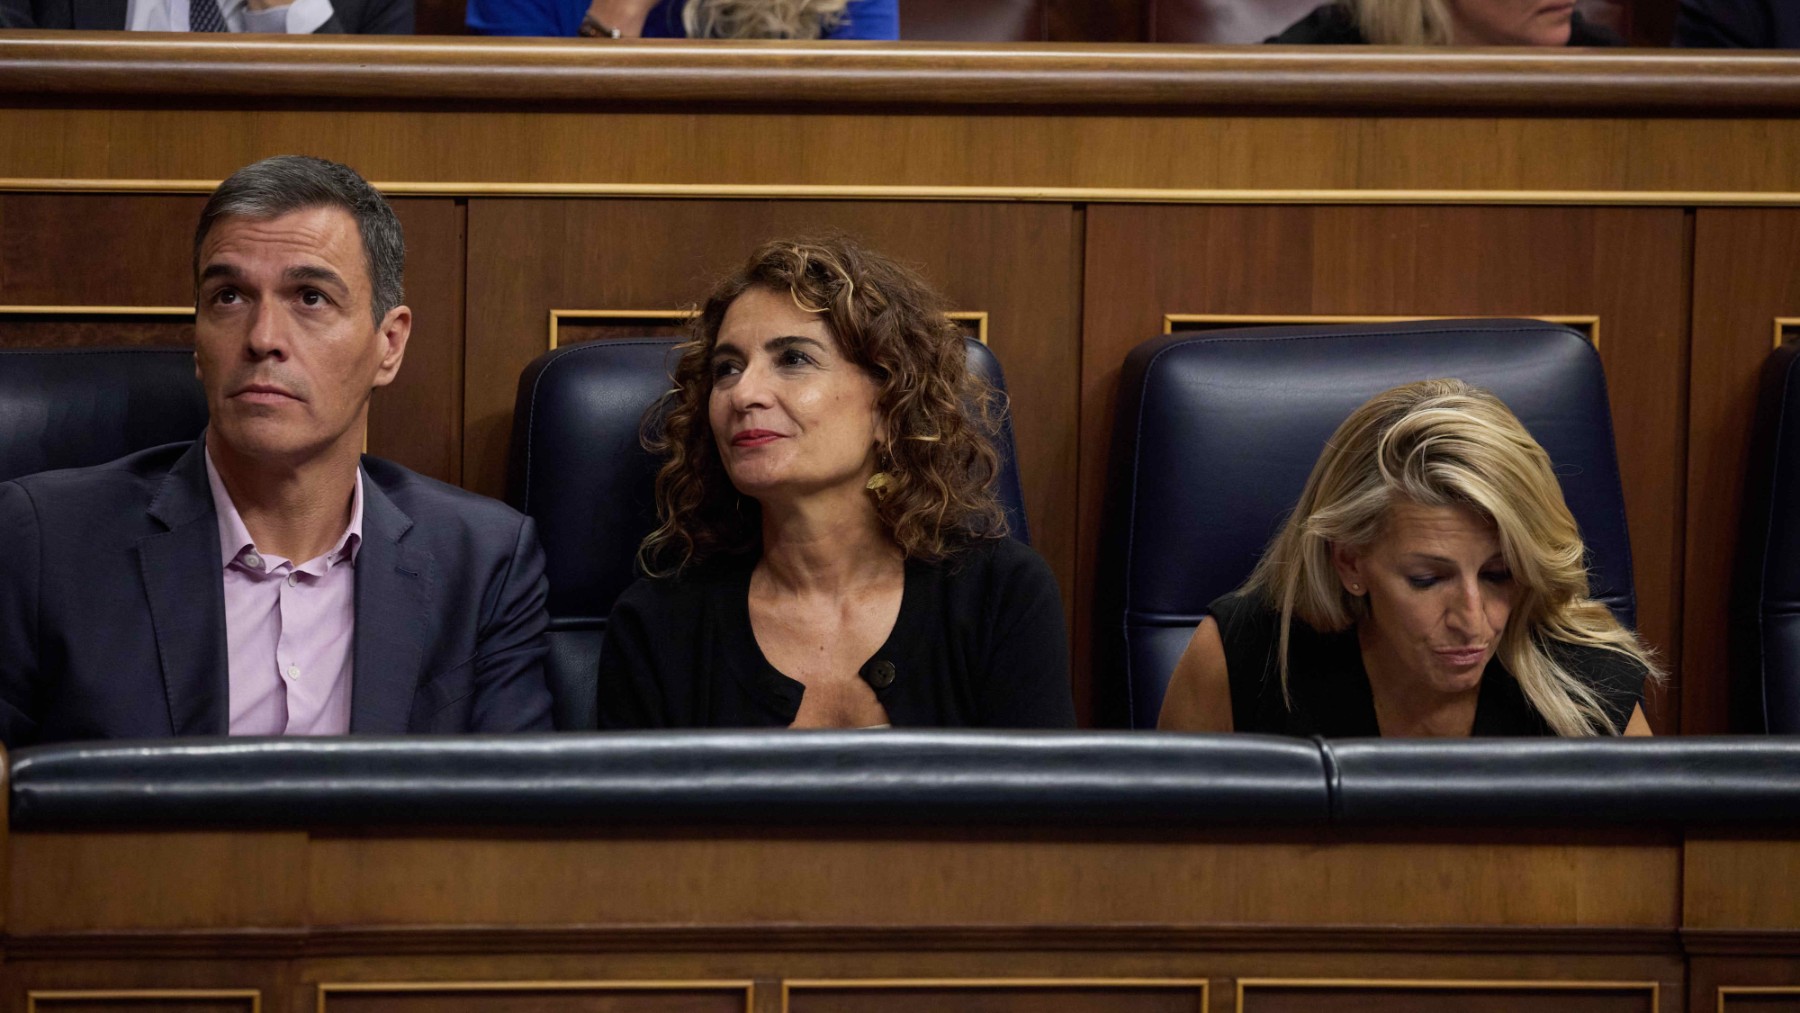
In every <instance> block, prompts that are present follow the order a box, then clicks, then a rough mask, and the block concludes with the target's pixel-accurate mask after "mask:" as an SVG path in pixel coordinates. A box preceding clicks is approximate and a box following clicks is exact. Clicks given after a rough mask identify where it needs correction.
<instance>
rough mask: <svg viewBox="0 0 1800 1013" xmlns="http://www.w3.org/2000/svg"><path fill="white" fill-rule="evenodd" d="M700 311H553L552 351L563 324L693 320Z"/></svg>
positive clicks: (556, 346) (551, 313) (554, 349)
mask: <svg viewBox="0 0 1800 1013" xmlns="http://www.w3.org/2000/svg"><path fill="white" fill-rule="evenodd" d="M697 312H699V311H698V310H551V311H550V350H551V351H552V352H554V351H556V349H557V348H558V347H559V346H558V342H559V341H560V338H561V330H562V322H563V321H565V320H567V321H569V322H571V323H573V322H576V321H582V320H674V321H680V322H685V321H688V320H691V319H693V317H694V314H695V313H697Z"/></svg>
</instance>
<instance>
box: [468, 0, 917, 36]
mask: <svg viewBox="0 0 1800 1013" xmlns="http://www.w3.org/2000/svg"><path fill="white" fill-rule="evenodd" d="M468 22H469V28H471V29H472V30H474V31H475V32H478V33H480V34H482V35H544V36H568V35H585V36H589V37H595V38H613V39H634V38H646V39H681V38H690V39H700V38H706V39H898V38H899V37H900V4H899V0H469V8H468Z"/></svg>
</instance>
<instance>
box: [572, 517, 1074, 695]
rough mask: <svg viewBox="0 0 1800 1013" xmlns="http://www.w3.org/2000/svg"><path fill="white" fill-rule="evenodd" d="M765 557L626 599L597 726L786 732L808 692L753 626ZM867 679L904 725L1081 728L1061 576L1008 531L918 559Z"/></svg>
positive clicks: (609, 640)
mask: <svg viewBox="0 0 1800 1013" xmlns="http://www.w3.org/2000/svg"><path fill="white" fill-rule="evenodd" d="M755 567H756V559H755V557H754V556H738V557H725V558H720V559H715V560H709V561H708V562H706V563H705V564H702V565H700V566H697V567H695V568H693V569H692V570H690V571H688V572H686V573H684V574H682V575H681V576H679V577H674V578H647V579H644V580H640V581H638V582H637V583H635V584H633V585H632V586H631V587H629V588H627V589H626V590H625V593H624V594H622V595H620V596H619V600H618V603H617V604H616V605H615V606H614V607H613V611H612V618H611V619H609V620H608V621H607V629H606V642H605V645H604V647H603V648H602V650H601V654H600V685H599V725H600V727H601V728H603V729H624V728H754V727H784V726H786V725H788V724H791V723H792V722H793V720H794V715H795V713H797V712H798V711H799V709H800V697H801V695H802V694H803V693H804V692H805V687H804V686H802V685H801V684H800V683H798V682H796V681H794V680H793V679H791V678H789V677H787V676H786V675H783V674H782V673H781V672H779V671H777V670H776V669H775V668H774V666H772V665H770V664H769V662H768V660H767V659H766V658H764V657H763V653H762V649H761V648H760V647H758V646H757V643H756V635H755V633H754V632H753V631H752V630H751V627H750V604H749V603H750V574H751V572H752V571H753V570H754V569H755ZM862 676H863V679H864V680H865V681H867V682H868V683H869V685H870V687H871V688H872V689H874V691H875V697H876V699H877V700H879V701H880V702H881V705H882V707H883V708H885V709H886V710H887V714H888V719H889V721H890V722H892V724H893V725H894V727H896V728H898V727H906V726H911V727H949V728H955V727H970V728H1073V727H1074V726H1075V705H1074V701H1073V698H1072V694H1071V692H1070V688H1069V641H1068V634H1067V632H1066V631H1065V629H1064V626H1063V614H1062V599H1061V597H1060V595H1059V594H1058V593H1057V588H1056V578H1055V577H1054V576H1052V575H1051V573H1050V567H1049V566H1048V565H1047V564H1046V563H1045V562H1044V560H1043V557H1041V556H1039V555H1038V554H1037V553H1036V552H1033V551H1032V550H1031V549H1030V548H1029V547H1027V546H1025V545H1024V544H1022V543H1020V542H1018V541H1015V540H1013V539H1011V538H998V539H990V540H985V541H982V542H978V543H976V544H975V545H974V546H972V547H970V548H967V549H964V550H962V551H961V552H959V553H957V554H956V555H953V556H951V557H950V558H948V559H946V560H943V561H940V562H923V561H919V560H907V562H906V585H905V590H904V592H903V593H902V598H901V602H900V614H899V616H898V617H897V618H896V619H895V620H894V629H893V632H892V633H891V634H889V636H888V639H887V642H886V643H885V644H883V645H882V646H881V649H880V650H878V651H876V652H875V654H874V656H873V657H871V658H870V659H869V660H868V662H866V663H865V664H864V665H863V666H862Z"/></svg>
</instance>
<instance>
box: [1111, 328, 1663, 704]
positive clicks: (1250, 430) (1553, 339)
mask: <svg viewBox="0 0 1800 1013" xmlns="http://www.w3.org/2000/svg"><path fill="white" fill-rule="evenodd" d="M1434 377H1458V378H1460V379H1463V380H1467V381H1469V382H1470V383H1473V384H1477V385H1479V386H1482V387H1486V388H1487V389H1489V390H1491V391H1493V392H1494V393H1495V394H1497V395H1498V396H1499V397H1500V398H1501V400H1503V401H1505V402H1506V403H1507V405H1508V406H1510V407H1511V408H1512V410H1513V412H1514V413H1515V414H1517V415H1518V417H1519V419H1520V421H1522V422H1524V423H1525V427H1526V428H1527V429H1529V430H1530V431H1531V434H1532V435H1533V436H1534V437H1536V438H1537V440H1538V442H1539V443H1541V444H1543V446H1544V449H1545V450H1546V451H1548V452H1549V454H1550V459H1551V461H1552V462H1553V463H1554V465H1555V469H1556V475H1557V478H1558V479H1559V480H1560V481H1561V483H1562V488H1563V494H1564V496H1565V497H1566V498H1567V500H1568V503H1569V509H1570V511H1571V512H1573V513H1574V515H1575V520H1576V521H1577V522H1578V523H1579V524H1580V526H1581V534H1582V537H1583V539H1585V540H1586V542H1587V549H1588V563H1589V575H1590V581H1591V587H1592V592H1593V595H1594V597H1596V598H1598V599H1600V600H1601V601H1603V602H1605V603H1606V604H1607V606H1608V607H1610V608H1611V609H1612V610H1613V611H1614V613H1616V614H1617V615H1618V616H1619V618H1620V619H1621V620H1622V621H1623V622H1625V623H1626V624H1627V625H1630V624H1632V622H1633V612H1634V609H1633V600H1632V595H1631V587H1632V580H1631V547H1630V542H1629V540H1628V538H1627V535H1626V530H1625V501H1624V497H1623V495H1622V493H1621V492H1620V486H1619V470H1618V465H1617V463H1616V461H1615V458H1614V454H1613V437H1612V416H1611V414H1610V412H1609V411H1608V409H1607V398H1606V377H1605V375H1604V374H1603V373H1602V372H1601V369H1600V357H1599V355H1598V354H1596V353H1595V351H1594V349H1593V346H1591V345H1590V344H1589V343H1588V342H1587V339H1585V338H1584V337H1582V336H1581V335H1580V334H1578V333H1576V332H1575V331H1572V330H1570V329H1569V328H1566V327H1559V326H1557V325H1555V324H1547V323H1544V322H1542V321H1537V320H1436V321H1424V322H1419V323H1404V324H1359V325H1354V326H1335V327H1257V328H1248V329H1242V330H1231V331H1212V332H1205V333H1199V334H1174V335H1169V336H1167V337H1163V338H1158V339H1155V340H1153V341H1149V342H1146V343H1144V344H1142V345H1139V346H1138V347H1137V348H1135V349H1133V350H1132V352H1131V354H1130V355H1129V356H1127V357H1126V360H1125V364H1124V366H1123V368H1122V369H1121V370H1120V374H1119V403H1118V413H1117V415H1116V417H1115V420H1114V423H1113V426H1114V428H1113V447H1112V457H1111V468H1112V471H1111V475H1110V476H1109V478H1108V484H1107V505H1106V521H1105V525H1104V528H1103V531H1102V536H1101V537H1102V543H1101V546H1102V547H1101V552H1100V569H1099V571H1098V573H1097V579H1096V583H1095V594H1094V610H1095V627H1094V652H1095V656H1096V662H1095V671H1096V672H1097V673H1099V677H1098V678H1097V680H1096V690H1097V701H1098V703H1099V706H1100V710H1101V713H1100V715H1099V720H1100V722H1101V723H1102V724H1105V725H1112V724H1120V725H1128V726H1129V727H1133V728H1151V727H1155V724H1156V715H1157V711H1158V709H1159V708H1160V707H1161V705H1162V697H1163V690H1164V689H1165V687H1166V686H1167V685H1168V680H1169V674H1170V673H1171V672H1172V671H1173V670H1174V667H1175V660H1176V659H1177V658H1178V657H1180V655H1181V651H1182V649H1183V648H1184V647H1186V645H1187V641H1188V639H1189V637H1191V636H1192V635H1193V631H1194V627H1195V626H1196V625H1198V624H1199V622H1200V619H1201V617H1202V616H1203V615H1204V614H1205V611H1206V607H1207V605H1208V603H1210V602H1211V601H1212V600H1213V599H1214V598H1216V597H1218V596H1219V595H1222V594H1224V593H1226V592H1227V591H1230V590H1231V589H1232V588H1234V587H1237V586H1238V585H1239V584H1241V583H1242V582H1243V580H1244V578H1246V577H1248V576H1249V575H1250V571H1251V569H1252V568H1253V567H1254V566H1255V565H1256V560H1257V559H1258V558H1259V557H1260V556H1261V555H1262V552H1263V549H1264V547H1265V546H1266V545H1267V544H1268V541H1269V539H1270V537H1271V536H1272V535H1274V533H1275V532H1276V531H1277V530H1278V529H1279V527H1280V525H1281V522H1282V520H1283V519H1284V518H1285V517H1286V516H1287V514H1288V512H1289V511H1290V510H1292V509H1293V506H1294V502H1295V501H1296V500H1298V499H1299V497H1300V491H1301V489H1302V487H1304V485H1305V484H1306V476H1307V475H1308V474H1309V473H1310V472H1311V471H1312V467H1313V463H1314V462H1315V461H1316V460H1317V459H1318V456H1319V451H1320V449H1321V448H1323V447H1324V445H1325V440H1326V438H1327V437H1329V436H1330V435H1331V433H1332V431H1333V430H1335V429H1336V428H1337V427H1338V425H1339V424H1340V423H1342V422H1343V421H1344V419H1345V418H1346V417H1347V416H1349V414H1350V413H1351V411H1353V410H1355V409H1356V407H1357V406H1359V405H1361V404H1362V403H1363V402H1364V401H1367V400H1368V399H1369V398H1370V397H1372V396H1374V395H1375V394H1378V393H1380V392H1381V391H1384V390H1387V389H1388V388H1390V387H1394V386H1397V385H1399V384H1402V383H1409V382H1412V381H1414V380H1424V379H1429V378H1434Z"/></svg>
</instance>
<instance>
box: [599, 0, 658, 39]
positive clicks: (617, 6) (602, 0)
mask: <svg viewBox="0 0 1800 1013" xmlns="http://www.w3.org/2000/svg"><path fill="white" fill-rule="evenodd" d="M654 6H656V0H593V3H590V4H588V9H587V13H586V14H583V15H582V16H581V28H580V32H581V34H582V35H585V36H587V37H589V38H612V39H636V38H640V37H641V36H642V35H643V34H644V19H645V18H646V17H648V16H649V14H650V8H652V7H654Z"/></svg>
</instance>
